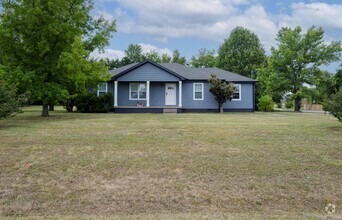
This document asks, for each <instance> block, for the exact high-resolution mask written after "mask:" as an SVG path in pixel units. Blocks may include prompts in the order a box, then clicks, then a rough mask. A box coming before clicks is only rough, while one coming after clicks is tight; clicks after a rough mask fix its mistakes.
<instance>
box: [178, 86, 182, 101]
mask: <svg viewBox="0 0 342 220" xmlns="http://www.w3.org/2000/svg"><path fill="white" fill-rule="evenodd" d="M178 98H179V100H178V106H179V107H182V81H179V94H178Z"/></svg>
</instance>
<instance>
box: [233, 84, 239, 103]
mask: <svg viewBox="0 0 342 220" xmlns="http://www.w3.org/2000/svg"><path fill="white" fill-rule="evenodd" d="M234 86H235V88H237V89H238V90H239V98H238V99H232V101H241V84H234Z"/></svg>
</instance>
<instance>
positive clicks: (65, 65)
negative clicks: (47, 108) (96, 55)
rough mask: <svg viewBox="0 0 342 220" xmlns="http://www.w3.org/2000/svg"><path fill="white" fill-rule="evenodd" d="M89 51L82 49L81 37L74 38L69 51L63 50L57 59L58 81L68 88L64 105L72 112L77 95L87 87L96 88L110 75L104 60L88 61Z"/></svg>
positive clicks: (82, 92)
mask: <svg viewBox="0 0 342 220" xmlns="http://www.w3.org/2000/svg"><path fill="white" fill-rule="evenodd" d="M88 55H89V53H88V52H87V51H86V50H85V49H84V47H83V43H82V40H81V38H78V39H76V40H75V42H74V43H73V45H72V50H71V51H70V52H63V53H62V54H61V56H60V58H59V60H58V65H57V71H58V72H59V73H60V75H61V78H60V83H61V84H63V85H64V87H65V88H66V89H67V90H68V96H67V98H66V102H65V106H66V109H67V111H68V112H72V111H73V108H74V106H75V101H76V99H77V97H78V96H83V95H85V94H86V93H87V92H88V89H89V88H96V87H97V85H98V83H99V82H106V81H107V80H108V78H109V77H110V75H109V73H107V72H108V68H107V67H106V65H105V63H104V61H102V62H96V61H91V62H89V61H88V60H87V59H83V58H84V57H87V56H88Z"/></svg>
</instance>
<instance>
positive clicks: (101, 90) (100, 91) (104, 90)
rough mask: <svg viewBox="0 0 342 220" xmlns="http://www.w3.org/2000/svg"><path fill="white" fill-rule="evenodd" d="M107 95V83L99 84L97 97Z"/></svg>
mask: <svg viewBox="0 0 342 220" xmlns="http://www.w3.org/2000/svg"><path fill="white" fill-rule="evenodd" d="M106 93H107V83H101V84H99V85H98V88H97V96H100V95H102V94H106Z"/></svg>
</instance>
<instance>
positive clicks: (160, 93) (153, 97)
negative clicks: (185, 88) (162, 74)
mask: <svg viewBox="0 0 342 220" xmlns="http://www.w3.org/2000/svg"><path fill="white" fill-rule="evenodd" d="M109 84H112V87H111V90H112V91H113V81H111V82H110V83H109ZM176 87H177V105H178V83H176ZM108 88H109V87H108ZM109 92H110V91H109ZM111 93H112V94H113V92H111ZM118 94H119V96H118V106H136V105H137V102H139V103H142V104H144V106H146V100H129V82H118ZM150 106H165V83H162V82H154V83H152V82H151V83H150Z"/></svg>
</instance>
